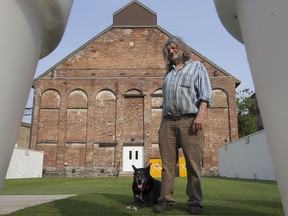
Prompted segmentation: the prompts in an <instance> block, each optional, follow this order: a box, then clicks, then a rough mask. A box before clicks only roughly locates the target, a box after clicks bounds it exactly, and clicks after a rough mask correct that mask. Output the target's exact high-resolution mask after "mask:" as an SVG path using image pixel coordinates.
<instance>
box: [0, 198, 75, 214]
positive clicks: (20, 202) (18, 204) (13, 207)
mask: <svg viewBox="0 0 288 216" xmlns="http://www.w3.org/2000/svg"><path fill="white" fill-rule="evenodd" d="M71 196H75V195H73V194H69V195H0V215H4V214H9V213H12V212H14V211H18V210H20V209H24V208H27V207H31V206H35V205H39V204H42V203H47V202H52V201H55V200H59V199H66V198H68V197H71Z"/></svg>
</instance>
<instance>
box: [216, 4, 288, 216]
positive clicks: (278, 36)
mask: <svg viewBox="0 0 288 216" xmlns="http://www.w3.org/2000/svg"><path fill="white" fill-rule="evenodd" d="M214 2H215V6H216V9H217V11H218V15H219V17H220V19H221V21H222V23H223V24H224V26H225V27H226V29H227V30H228V31H229V32H230V33H231V34H232V35H233V36H234V37H235V38H237V39H238V40H240V41H241V40H242V41H243V42H244V44H245V48H246V52H247V56H248V61H249V64H250V67H251V71H252V77H253V81H254V85H255V90H256V95H257V100H258V103H259V106H260V112H261V115H262V119H263V124H264V130H265V133H266V137H267V140H268V144H269V151H270V154H271V158H272V162H273V166H274V170H275V174H276V178H277V183H278V188H279V192H280V196H281V200H282V204H283V207H284V211H285V215H288V172H287V171H288V168H287V165H288V141H287V134H288V113H287V109H288V96H287V95H288V67H287V62H288V13H287V10H288V1H287V0H273V1H271V0H228V1H227V0H214Z"/></svg>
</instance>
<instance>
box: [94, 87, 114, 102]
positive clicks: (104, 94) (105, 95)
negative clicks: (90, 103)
mask: <svg viewBox="0 0 288 216" xmlns="http://www.w3.org/2000/svg"><path fill="white" fill-rule="evenodd" d="M96 100H116V95H115V93H114V92H113V91H112V90H110V89H104V90H101V91H100V92H98V94H97V95H96Z"/></svg>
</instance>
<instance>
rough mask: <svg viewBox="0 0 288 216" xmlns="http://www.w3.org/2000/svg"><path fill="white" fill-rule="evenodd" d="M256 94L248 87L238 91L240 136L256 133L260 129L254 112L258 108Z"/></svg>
mask: <svg viewBox="0 0 288 216" xmlns="http://www.w3.org/2000/svg"><path fill="white" fill-rule="evenodd" d="M254 95H255V94H254V92H253V91H250V90H249V89H248V88H247V89H244V90H242V91H239V92H237V93H236V104H237V117H238V134H239V137H240V138H241V137H244V136H247V135H250V134H252V133H255V132H256V131H257V129H258V127H257V119H256V116H255V115H254V114H253V113H252V111H253V110H256V108H257V107H256V106H257V101H256V97H254Z"/></svg>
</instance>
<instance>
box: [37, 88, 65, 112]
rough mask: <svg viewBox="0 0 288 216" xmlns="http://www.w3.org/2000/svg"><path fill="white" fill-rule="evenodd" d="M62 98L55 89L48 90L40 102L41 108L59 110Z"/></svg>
mask: <svg viewBox="0 0 288 216" xmlns="http://www.w3.org/2000/svg"><path fill="white" fill-rule="evenodd" d="M60 100H61V96H60V93H59V92H58V91H57V90H55V89H48V90H46V91H44V92H43V94H42V95H41V100H40V107H45V108H59V107H60Z"/></svg>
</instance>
